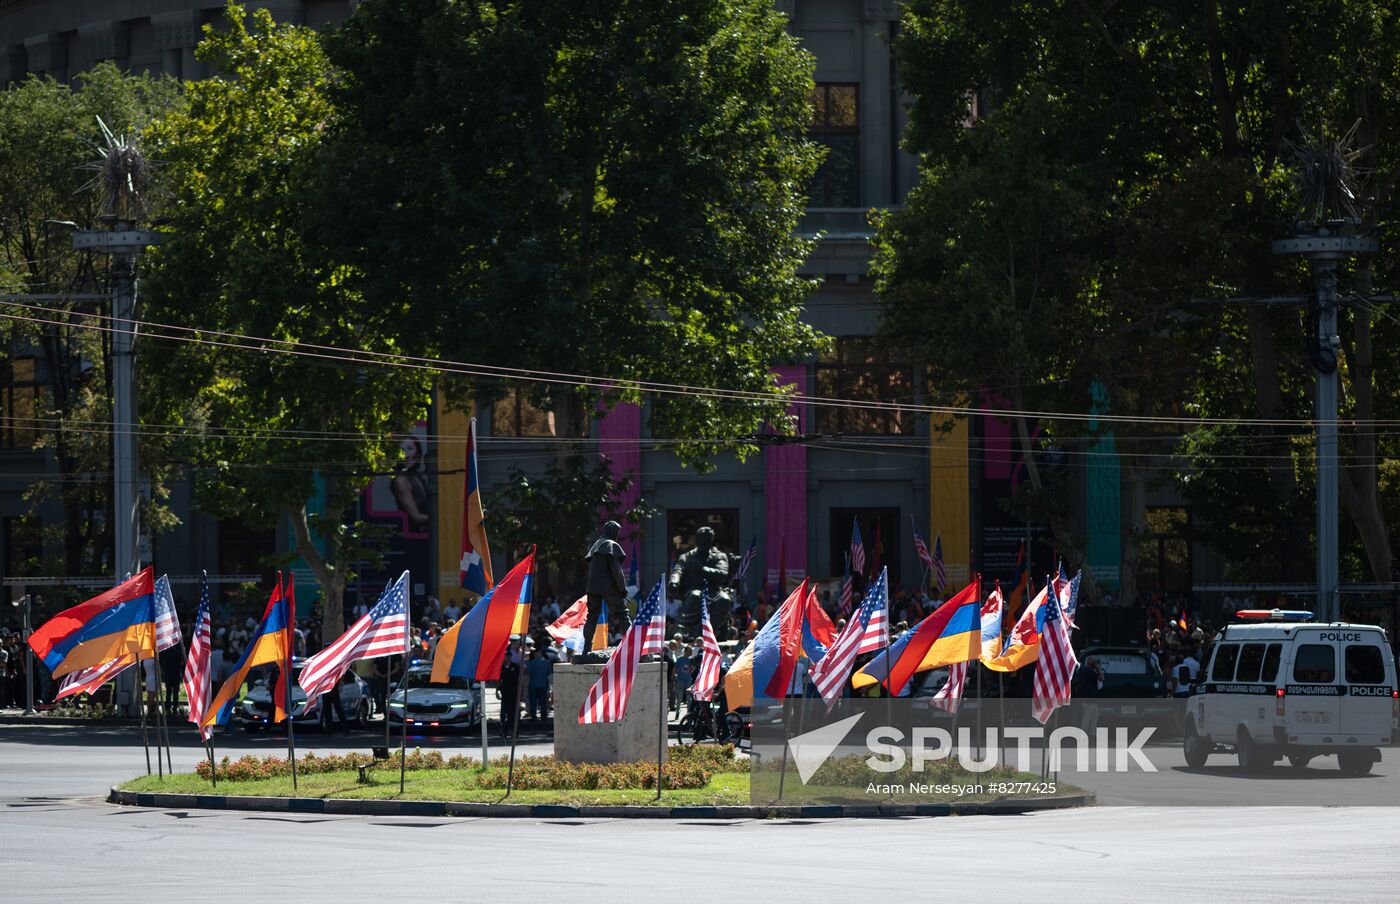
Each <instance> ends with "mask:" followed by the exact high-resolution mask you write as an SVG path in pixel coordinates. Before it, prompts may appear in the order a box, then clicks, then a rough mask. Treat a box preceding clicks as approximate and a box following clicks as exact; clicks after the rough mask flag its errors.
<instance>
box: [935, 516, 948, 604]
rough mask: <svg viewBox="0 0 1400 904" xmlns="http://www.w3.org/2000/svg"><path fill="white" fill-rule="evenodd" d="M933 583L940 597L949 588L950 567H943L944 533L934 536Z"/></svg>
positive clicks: (941, 597) (940, 597)
mask: <svg viewBox="0 0 1400 904" xmlns="http://www.w3.org/2000/svg"><path fill="white" fill-rule="evenodd" d="M933 585H934V587H935V588H937V590H938V598H939V599H943V593H944V591H946V590H947V589H948V569H946V568H944V567H943V534H942V533H941V532H940V533H939V534H938V535H937V536H935V537H934V538H933Z"/></svg>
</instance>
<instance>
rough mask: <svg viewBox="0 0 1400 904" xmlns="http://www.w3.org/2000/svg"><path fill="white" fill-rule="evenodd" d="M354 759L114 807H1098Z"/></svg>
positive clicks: (1062, 801) (674, 760)
mask: <svg viewBox="0 0 1400 904" xmlns="http://www.w3.org/2000/svg"><path fill="white" fill-rule="evenodd" d="M353 758H354V757H353V756H350V757H334V758H332V757H324V758H317V757H304V758H302V759H300V760H299V761H298V766H299V767H300V768H299V770H298V782H297V784H298V787H297V788H296V789H293V787H292V780H291V776H290V770H289V768H288V767H287V764H286V763H285V761H283V760H280V759H278V758H275V757H269V758H265V759H255V758H252V757H246V758H244V759H242V760H238V761H234V762H231V763H229V762H225V763H224V764H222V765H221V766H220V770H219V775H220V779H219V784H218V787H217V788H215V787H214V786H213V785H212V783H211V782H210V780H209V776H208V765H207V764H205V765H204V767H203V769H202V770H201V772H202V773H203V774H189V773H186V774H176V775H172V776H167V777H166V778H164V779H160V778H157V777H154V776H142V777H140V778H137V779H133V780H132V781H129V782H126V783H124V784H122V785H120V786H117V787H114V788H112V790H111V794H110V796H109V800H110V801H111V802H112V803H115V804H123V805H128V806H144V807H159V808H163V809H171V808H173V809H213V810H240V811H248V810H253V811H258V810H261V811H273V812H284V813H285V812H291V813H328V814H339V815H362V816H441V817H454V816H455V817H516V818H557V817H564V816H573V817H586V818H670V819H753V818H838V817H867V818H868V817H881V816H950V815H987V814H999V813H1026V812H1031V811H1036V810H1045V809H1061V808H1065V807H1079V806H1085V805H1087V804H1090V803H1092V796H1091V795H1088V794H1085V793H1083V792H1081V791H1079V790H1078V789H1064V790H1063V791H1062V793H1059V794H1057V795H1055V796H1053V797H1046V798H1038V799H1032V800H1012V799H1004V798H997V797H996V796H994V795H981V796H969V795H961V796H958V797H953V796H951V795H950V796H949V797H948V798H947V799H945V800H938V799H932V798H930V797H929V796H927V795H925V796H922V797H920V798H919V799H918V800H910V799H902V798H889V799H881V800H875V801H872V802H870V803H863V804H860V805H850V804H845V805H831V804H812V803H804V802H802V801H799V800H773V801H771V802H767V803H759V802H756V801H755V800H754V798H753V793H752V790H751V786H750V775H749V772H748V768H747V766H748V761H747V759H745V758H742V757H735V755H734V753H733V751H732V749H730V748H728V747H718V746H713V745H699V746H692V747H676V748H673V749H672V751H671V758H670V761H669V762H668V763H667V764H666V766H665V769H664V771H663V783H664V790H663V791H662V793H661V795H660V798H659V799H658V798H657V794H656V764H655V763H654V762H650V763H647V762H640V763H614V764H608V765H599V764H572V763H563V762H561V761H558V760H555V759H554V758H553V757H521V758H519V759H518V760H517V761H516V767H515V775H514V779H513V782H512V783H513V785H514V788H513V790H512V792H511V794H510V795H509V796H507V795H506V794H505V780H506V773H507V770H508V765H507V763H506V761H505V760H504V759H498V760H495V761H493V762H492V764H491V765H490V767H489V768H488V769H486V770H484V771H483V770H481V769H479V768H477V767H476V765H475V763H474V761H470V760H465V759H464V758H459V757H453V758H451V759H444V758H443V757H442V756H441V754H439V753H437V752H435V751H434V752H429V753H421V752H415V753H413V754H410V756H409V759H408V762H407V764H406V765H407V767H408V769H407V771H406V778H405V785H404V792H403V793H402V794H400V793H399V764H398V761H397V758H395V759H393V760H391V761H382V760H381V761H379V763H378V764H377V765H375V766H373V767H372V768H370V769H368V770H366V776H365V778H364V780H361V776H360V770H359V769H358V767H357V766H353V765H351V766H349V767H348V768H347V763H346V762H345V761H347V760H350V759H353Z"/></svg>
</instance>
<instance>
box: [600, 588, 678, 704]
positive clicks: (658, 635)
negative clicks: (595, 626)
mask: <svg viewBox="0 0 1400 904" xmlns="http://www.w3.org/2000/svg"><path fill="white" fill-rule="evenodd" d="M665 592H666V578H665V577H662V579H661V580H659V581H657V582H656V586H655V587H653V588H652V589H651V593H649V594H647V598H646V601H645V602H643V603H642V605H641V606H640V607H639V608H638V609H637V617H636V618H634V619H633V620H632V626H631V627H630V628H628V629H627V633H626V634H624V635H622V641H621V642H620V643H618V645H617V649H616V650H614V651H613V654H612V656H611V657H609V659H608V662H607V665H605V666H603V674H602V675H600V676H599V677H598V681H597V682H596V683H595V684H594V685H593V686H592V687H591V688H589V689H588V695H587V696H586V697H584V699H583V705H582V706H580V707H579V710H578V724H580V725H593V724H595V723H598V722H620V721H622V718H623V717H624V716H626V715H627V701H628V699H630V698H631V696H632V681H633V679H635V678H636V677H637V665H638V664H639V663H640V662H641V661H642V657H643V656H645V655H647V654H648V653H660V652H661V651H662V649H663V648H664V640H665V633H666V627H665V624H666V609H665V605H666V596H665ZM657 623H659V624H660V628H659V630H658V629H656V628H654V627H653V625H654V624H657Z"/></svg>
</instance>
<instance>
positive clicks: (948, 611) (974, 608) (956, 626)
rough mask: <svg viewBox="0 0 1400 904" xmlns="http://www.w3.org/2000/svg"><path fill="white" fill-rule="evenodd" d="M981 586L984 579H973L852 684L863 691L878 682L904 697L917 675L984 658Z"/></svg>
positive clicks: (871, 663) (861, 673)
mask: <svg viewBox="0 0 1400 904" xmlns="http://www.w3.org/2000/svg"><path fill="white" fill-rule="evenodd" d="M981 584H982V581H981V578H979V577H974V578H973V579H972V583H971V584H968V585H967V586H966V587H964V588H963V589H962V590H960V591H958V592H957V593H956V594H954V595H953V598H952V599H950V600H948V602H946V603H944V604H943V605H941V606H939V607H938V608H937V609H935V610H934V611H933V613H932V614H931V615H929V617H928V618H926V619H924V620H923V621H921V622H919V623H918V624H917V625H915V626H914V628H913V629H911V630H909V631H906V632H904V635H903V636H902V637H900V638H899V640H896V641H895V642H894V643H893V644H892V645H891V646H890V648H889V649H888V650H886V651H885V653H884V654H883V655H881V656H877V657H876V658H875V659H873V660H871V661H870V662H869V663H868V664H867V665H866V666H865V668H863V669H861V670H860V671H859V672H857V673H856V674H855V675H854V676H853V677H852V678H851V684H852V685H853V686H855V687H857V688H861V687H868V686H869V685H871V684H875V683H876V682H879V683H880V684H883V685H884V686H885V688H886V689H887V690H889V691H890V692H891V693H893V694H895V696H901V695H903V694H905V693H906V692H907V691H908V688H909V682H910V680H911V679H912V678H913V677H914V675H915V674H916V673H918V672H924V671H928V670H929V669H936V668H940V667H942V666H945V665H954V664H956V663H959V662H968V661H971V660H973V659H977V658H978V657H979V656H981V655H982V621H981V610H982V606H981V603H980V598H981V595H982V593H981V589H982V588H981Z"/></svg>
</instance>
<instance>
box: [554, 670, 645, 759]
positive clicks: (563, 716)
mask: <svg viewBox="0 0 1400 904" xmlns="http://www.w3.org/2000/svg"><path fill="white" fill-rule="evenodd" d="M604 668H605V666H604V665H602V664H598V665H574V664H566V663H561V664H559V665H556V666H555V667H554V756H555V757H556V758H558V759H560V760H562V761H564V762H568V763H638V762H656V745H657V738H658V736H659V733H660V732H661V730H662V719H663V718H664V717H665V716H666V715H667V713H666V710H665V705H666V704H665V702H664V700H663V696H662V695H663V694H664V691H663V685H664V683H665V680H666V671H665V669H666V663H664V662H644V663H642V664H641V665H639V666H638V667H637V675H636V678H634V679H633V681H632V696H631V699H630V700H628V703H627V715H626V717H625V718H624V719H623V720H622V721H620V722H607V723H602V724H598V725H580V724H578V711H579V708H580V707H582V706H583V700H584V698H585V697H587V696H588V691H589V689H590V688H592V687H593V685H594V684H596V683H597V681H598V677H599V676H600V675H602V674H603V669H604Z"/></svg>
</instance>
